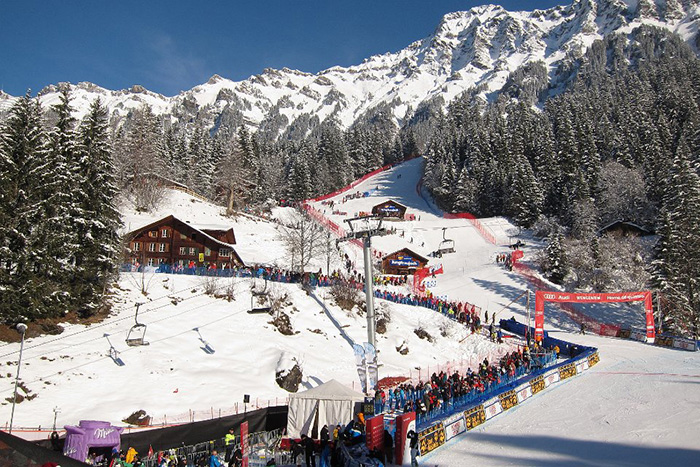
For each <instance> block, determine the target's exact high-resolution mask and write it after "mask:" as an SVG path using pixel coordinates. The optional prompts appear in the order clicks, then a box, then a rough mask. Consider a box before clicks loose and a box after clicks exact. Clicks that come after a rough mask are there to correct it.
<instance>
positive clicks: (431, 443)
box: [418, 422, 445, 456]
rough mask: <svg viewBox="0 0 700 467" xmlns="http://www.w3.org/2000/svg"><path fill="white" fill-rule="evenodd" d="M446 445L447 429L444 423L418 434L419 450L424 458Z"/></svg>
mask: <svg viewBox="0 0 700 467" xmlns="http://www.w3.org/2000/svg"><path fill="white" fill-rule="evenodd" d="M443 444H445V427H444V426H443V424H442V422H438V423H436V424H435V425H433V426H431V427H428V428H426V429H425V430H423V431H421V432H420V433H418V449H419V451H420V455H421V456H424V455H426V454H427V453H429V452H430V451H434V450H435V449H437V448H439V447H440V446H442V445H443Z"/></svg>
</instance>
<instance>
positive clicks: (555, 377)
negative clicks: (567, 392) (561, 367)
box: [544, 370, 559, 388]
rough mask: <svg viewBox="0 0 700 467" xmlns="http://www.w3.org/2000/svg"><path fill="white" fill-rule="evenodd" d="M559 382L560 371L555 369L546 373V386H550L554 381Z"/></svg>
mask: <svg viewBox="0 0 700 467" xmlns="http://www.w3.org/2000/svg"><path fill="white" fill-rule="evenodd" d="M558 382H559V371H558V370H554V371H553V372H550V373H546V374H545V375H544V387H546V388H548V387H549V386H551V385H552V384H554V383H558Z"/></svg>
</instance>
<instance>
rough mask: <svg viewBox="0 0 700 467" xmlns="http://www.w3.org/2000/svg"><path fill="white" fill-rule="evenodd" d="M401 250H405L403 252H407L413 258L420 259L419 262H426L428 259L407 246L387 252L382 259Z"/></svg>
mask: <svg viewBox="0 0 700 467" xmlns="http://www.w3.org/2000/svg"><path fill="white" fill-rule="evenodd" d="M402 251H403V252H405V253H407V254H408V255H410V256H413V257H414V258H415V259H418V260H420V261H421V262H424V263H427V262H428V261H429V259H428V258H426V257H425V256H423V255H419V254H418V253H416V252H415V251H413V250H410V249H408V248H401V249H400V250H396V251H394V252H392V253H389V254H388V255H385V256H384V257H383V258H382V261H383V260H385V259H386V258H388V257H389V256H392V255H395V254H396V253H400V252H402Z"/></svg>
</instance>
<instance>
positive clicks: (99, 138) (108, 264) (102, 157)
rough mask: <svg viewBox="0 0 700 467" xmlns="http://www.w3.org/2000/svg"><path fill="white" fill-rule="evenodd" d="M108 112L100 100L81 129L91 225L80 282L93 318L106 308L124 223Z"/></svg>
mask: <svg viewBox="0 0 700 467" xmlns="http://www.w3.org/2000/svg"><path fill="white" fill-rule="evenodd" d="M107 115H108V114H107V109H106V107H105V106H104V105H102V103H101V102H100V100H99V99H96V100H95V101H94V102H93V103H92V104H91V106H90V111H89V113H88V114H87V115H86V116H85V118H84V119H83V121H82V123H81V125H80V128H79V142H80V146H79V152H80V173H81V174H82V178H83V180H84V183H85V185H84V188H83V192H84V194H85V196H84V198H83V205H82V210H83V212H84V213H85V218H86V219H87V223H86V225H85V229H86V231H87V232H86V235H85V236H83V237H82V238H80V239H79V240H80V248H79V256H78V257H77V259H76V267H77V270H76V279H77V281H76V282H77V283H78V284H80V285H81V287H80V289H79V290H77V292H78V300H79V305H80V308H79V309H80V310H81V311H82V312H83V313H84V314H92V313H93V312H94V311H95V310H97V309H98V308H99V307H100V306H102V305H103V304H104V296H105V292H106V289H107V285H108V281H109V280H110V278H111V277H112V274H113V273H114V271H115V264H116V261H117V259H118V257H119V249H118V248H119V237H118V233H117V229H118V228H119V225H120V223H121V220H120V215H119V212H118V211H117V209H116V207H115V205H114V203H115V200H116V197H117V188H116V185H115V183H114V166H113V164H112V154H111V148H110V144H109V127H108V121H107Z"/></svg>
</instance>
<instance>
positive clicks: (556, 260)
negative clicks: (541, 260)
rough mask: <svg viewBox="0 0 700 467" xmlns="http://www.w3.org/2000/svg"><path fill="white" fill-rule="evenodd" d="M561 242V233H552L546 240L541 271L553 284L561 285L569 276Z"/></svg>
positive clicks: (567, 263)
mask: <svg viewBox="0 0 700 467" xmlns="http://www.w3.org/2000/svg"><path fill="white" fill-rule="evenodd" d="M562 241H563V238H562V235H561V233H554V234H552V235H550V236H549V237H548V238H547V247H546V248H545V255H546V259H545V265H544V267H543V269H544V271H545V272H546V273H547V278H548V279H549V280H551V281H552V282H554V283H555V284H562V283H563V282H564V279H565V278H566V276H568V275H569V262H568V260H567V258H566V253H565V252H564V247H563V245H562Z"/></svg>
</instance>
